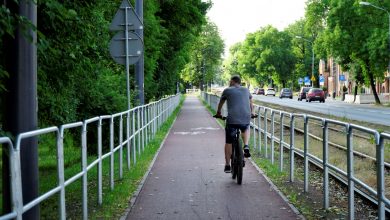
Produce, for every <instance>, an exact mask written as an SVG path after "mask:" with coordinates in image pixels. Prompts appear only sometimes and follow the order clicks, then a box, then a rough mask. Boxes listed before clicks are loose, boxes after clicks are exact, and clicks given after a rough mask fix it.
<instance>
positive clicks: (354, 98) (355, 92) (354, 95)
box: [353, 83, 358, 103]
mask: <svg viewBox="0 0 390 220" xmlns="http://www.w3.org/2000/svg"><path fill="white" fill-rule="evenodd" d="M357 90H358V84H357V83H356V84H355V91H354V92H353V102H354V103H355V101H356V95H357Z"/></svg>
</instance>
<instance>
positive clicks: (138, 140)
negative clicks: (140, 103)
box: [136, 107, 141, 156]
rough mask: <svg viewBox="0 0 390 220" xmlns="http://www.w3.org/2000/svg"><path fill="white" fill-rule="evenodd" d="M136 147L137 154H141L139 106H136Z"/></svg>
mask: <svg viewBox="0 0 390 220" xmlns="http://www.w3.org/2000/svg"><path fill="white" fill-rule="evenodd" d="M136 136H137V143H138V144H137V148H138V155H139V156H140V155H141V112H140V107H138V108H137V135H136Z"/></svg>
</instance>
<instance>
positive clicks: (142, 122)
mask: <svg viewBox="0 0 390 220" xmlns="http://www.w3.org/2000/svg"><path fill="white" fill-rule="evenodd" d="M140 132H141V144H142V152H144V151H145V107H144V106H141V130H140Z"/></svg>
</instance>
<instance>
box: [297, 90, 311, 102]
mask: <svg viewBox="0 0 390 220" xmlns="http://www.w3.org/2000/svg"><path fill="white" fill-rule="evenodd" d="M310 89H311V87H301V89H300V90H299V93H298V101H302V100H304V99H306V93H307V92H308V91H309V90H310Z"/></svg>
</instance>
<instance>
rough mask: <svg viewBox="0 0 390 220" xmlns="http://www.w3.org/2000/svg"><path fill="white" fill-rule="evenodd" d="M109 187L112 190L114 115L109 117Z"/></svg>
mask: <svg viewBox="0 0 390 220" xmlns="http://www.w3.org/2000/svg"><path fill="white" fill-rule="evenodd" d="M110 188H111V190H114V117H113V116H111V119H110Z"/></svg>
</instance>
